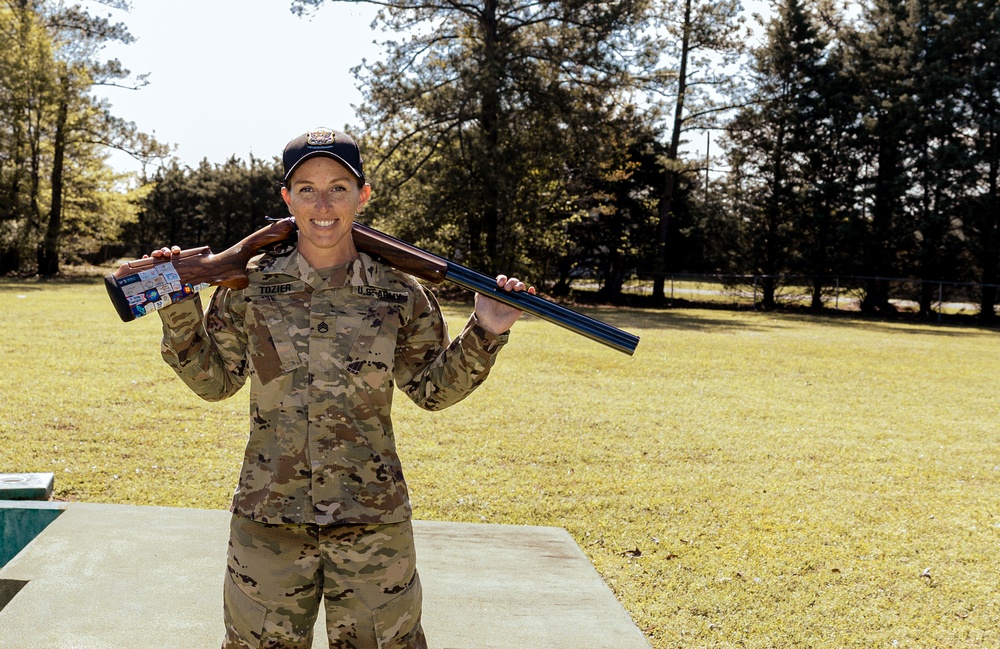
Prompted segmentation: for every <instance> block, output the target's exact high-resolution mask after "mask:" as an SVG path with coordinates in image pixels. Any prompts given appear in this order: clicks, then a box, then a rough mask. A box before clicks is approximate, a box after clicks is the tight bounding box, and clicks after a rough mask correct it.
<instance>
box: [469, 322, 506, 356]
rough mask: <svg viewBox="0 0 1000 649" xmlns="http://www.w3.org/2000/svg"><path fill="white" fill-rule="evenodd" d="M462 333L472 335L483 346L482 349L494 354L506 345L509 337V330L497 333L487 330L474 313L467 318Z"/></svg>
mask: <svg viewBox="0 0 1000 649" xmlns="http://www.w3.org/2000/svg"><path fill="white" fill-rule="evenodd" d="M463 333H466V334H471V335H472V336H474V337H475V339H476V340H477V341H478V342H479V344H480V346H481V347H482V348H483V351H485V352H487V353H489V354H495V353H497V352H498V351H500V348H501V347H503V346H504V345H506V344H507V341H508V340H509V339H510V330H508V331H505V332H503V333H502V334H499V335H498V334H495V333H493V332H491V331H488V330H487V329H486V327H484V326H483V325H481V324H480V323H479V318H477V317H476V314H475V313H473V314H472V317H470V318H469V322H468V324H467V325H466V326H465V332H463Z"/></svg>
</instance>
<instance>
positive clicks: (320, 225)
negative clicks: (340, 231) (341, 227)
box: [313, 220, 337, 228]
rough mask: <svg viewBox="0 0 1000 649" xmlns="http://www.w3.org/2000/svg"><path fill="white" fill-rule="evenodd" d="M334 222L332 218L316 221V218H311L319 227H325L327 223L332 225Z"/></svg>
mask: <svg viewBox="0 0 1000 649" xmlns="http://www.w3.org/2000/svg"><path fill="white" fill-rule="evenodd" d="M336 222H337V221H336V220H333V221H316V220H313V223H314V224H316V225H318V226H319V227H321V228H325V227H327V226H329V225H333V224H334V223H336Z"/></svg>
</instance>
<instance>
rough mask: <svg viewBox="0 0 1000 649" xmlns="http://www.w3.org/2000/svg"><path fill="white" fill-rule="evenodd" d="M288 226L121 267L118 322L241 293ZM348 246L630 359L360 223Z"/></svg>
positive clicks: (580, 325)
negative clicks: (253, 264) (206, 292)
mask: <svg viewBox="0 0 1000 649" xmlns="http://www.w3.org/2000/svg"><path fill="white" fill-rule="evenodd" d="M295 229H296V226H295V219H294V218H291V217H289V218H284V219H280V220H277V221H275V222H274V223H271V224H270V225H268V226H266V227H264V228H261V229H260V230H258V231H256V232H254V233H253V234H251V235H250V236H248V237H247V238H245V239H243V240H242V241H240V242H239V243H237V244H236V245H234V246H233V247H231V248H228V249H226V250H224V251H223V252H221V253H219V254H217V255H216V254H214V253H213V252H212V251H211V249H210V248H209V247H208V246H202V247H200V248H191V249H189V250H182V251H181V252H180V253H178V254H175V255H173V256H171V257H170V259H169V260H167V259H165V258H160V259H154V258H153V257H146V258H143V259H136V260H135V261H129V262H126V263H124V264H122V265H121V266H120V267H119V268H118V270H116V271H115V272H114V273H111V274H109V275H106V276H105V277H104V285H105V287H106V288H107V290H108V295H109V296H110V298H111V302H112V304H114V306H115V309H116V310H117V311H118V315H119V317H120V318H121V319H122V321H123V322H129V321H131V320H135V319H136V318H139V317H142V316H144V315H146V314H148V313H152V312H153V311H156V310H158V309H162V308H163V307H165V306H168V305H170V304H173V303H174V302H178V301H180V300H184V299H187V298H189V297H191V296H192V295H194V294H195V293H197V292H198V291H200V290H202V289H204V288H207V287H209V286H226V287H228V288H233V289H241V288H245V287H246V286H247V284H248V283H249V279H248V277H247V273H246V266H247V262H249V261H250V259H251V258H252V257H253V256H254V255H256V254H257V253H258V252H259V251H260V250H261V249H262V248H265V247H267V246H271V245H274V244H276V243H280V242H282V241H284V240H286V239H288V237H290V236H291V235H292V233H293V232H295ZM352 235H353V237H354V245H355V247H356V248H357V249H358V250H360V251H362V252H366V253H368V254H370V255H373V256H375V257H378V258H380V259H381V260H382V261H384V262H385V263H387V264H389V265H390V266H393V267H394V268H398V269H399V270H402V271H403V272H405V273H409V274H410V275H413V276H414V277H418V278H420V279H422V280H424V281H427V282H431V283H433V284H440V283H441V282H443V281H449V282H451V283H453V284H457V285H459V286H462V287H463V288H467V289H469V290H471V291H475V292H477V293H481V294H483V295H485V296H487V297H491V298H493V299H495V300H499V301H501V302H503V303H505V304H509V305H511V306H514V307H516V308H518V309H520V310H522V311H525V312H527V313H531V314H532V315H535V316H537V317H539V318H541V319H543V320H546V321H548V322H552V323H554V324H557V325H560V326H562V327H565V328H566V329H569V330H570V331H573V332H575V333H578V334H580V335H582V336H585V337H587V338H590V339H591V340H594V341H597V342H599V343H602V344H604V345H607V346H609V347H611V348H613V349H617V350H618V351H620V352H623V353H626V354H629V355H632V354H633V353H634V352H635V348H636V346H637V345H638V344H639V337H638V336H636V335H634V334H631V333H628V332H627V331H622V330H621V329H617V328H615V327H612V326H611V325H609V324H607V323H604V322H601V321H600V320H595V319H594V318H591V317H589V316H585V315H583V314H582V313H578V312H576V311H574V310H572V309H569V308H566V307H564V306H561V305H559V304H556V303H555V302H550V301H549V300H546V299H545V298H541V297H538V296H537V295H531V294H530V293H528V292H527V291H518V292H508V291H505V290H503V289H501V288H500V287H498V286H497V284H496V279H495V278H492V277H489V276H487V275H484V274H482V273H478V272H476V271H474V270H471V269H469V268H466V267H465V266H462V265H460V264H456V263H455V262H453V261H449V260H447V259H444V258H443V257H439V256H437V255H435V254H433V253H431V252H428V251H426V250H423V249H422V248H417V247H416V246H413V245H411V244H409V243H407V242H405V241H402V240H400V239H396V238H395V237H391V236H389V235H388V234H385V233H383V232H379V231H378V230H375V229H373V228H370V227H368V226H367V225H363V224H361V223H357V222H355V223H354V227H353V230H352Z"/></svg>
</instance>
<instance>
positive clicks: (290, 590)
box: [222, 514, 427, 649]
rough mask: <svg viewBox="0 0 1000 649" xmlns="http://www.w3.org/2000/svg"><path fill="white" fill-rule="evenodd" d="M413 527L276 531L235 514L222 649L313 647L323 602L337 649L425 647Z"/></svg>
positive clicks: (300, 527) (312, 527)
mask: <svg viewBox="0 0 1000 649" xmlns="http://www.w3.org/2000/svg"><path fill="white" fill-rule="evenodd" d="M415 563H416V554H415V552H414V548H413V528H412V526H411V525H410V522H409V521H406V522H403V523H394V524H388V525H329V526H320V525H311V524H306V525H269V524H264V523H257V522H255V521H252V520H250V519H247V518H244V517H243V516H239V515H235V514H234V515H233V517H232V521H231V523H230V537H229V558H228V566H227V568H228V569H227V571H226V583H225V591H224V602H225V621H226V639H225V641H224V642H223V643H222V647H223V649H278V648H281V649H310V648H311V647H312V640H313V638H312V635H313V626H314V625H315V623H316V617H317V615H318V614H319V602H320V599H321V598H322V599H323V600H324V601H325V604H326V626H327V635H328V636H329V643H330V649H426V647H427V642H426V640H425V639H424V633H423V630H422V628H421V626H420V612H421V598H422V593H421V589H420V578H419V576H418V575H417V571H416V567H415Z"/></svg>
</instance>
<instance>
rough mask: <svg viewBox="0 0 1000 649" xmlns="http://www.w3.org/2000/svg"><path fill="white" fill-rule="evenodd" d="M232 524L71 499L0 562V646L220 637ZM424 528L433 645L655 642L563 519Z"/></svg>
mask: <svg viewBox="0 0 1000 649" xmlns="http://www.w3.org/2000/svg"><path fill="white" fill-rule="evenodd" d="M228 529H229V513H228V512H225V511H209V510H196V509H177V508H164V507H129V506H122V505H100V504H85V503H70V504H67V505H66V507H65V511H64V512H63V514H62V515H60V516H59V517H58V518H57V519H56V520H54V521H53V522H52V523H51V524H49V526H48V527H47V528H46V529H45V530H44V531H43V532H42V533H41V534H40V535H39V536H38V537H37V538H36V539H35V540H34V541H32V542H31V543H30V544H29V545H28V546H27V547H26V548H24V550H22V551H21V552H20V553H19V554H18V555H17V556H16V557H14V559H13V560H11V561H10V562H9V563H8V564H7V565H6V566H4V567H2V568H0V592H6V593H8V595H7V599H9V601H8V602H7V603H6V606H4V607H3V608H2V609H0V649H8V648H10V649H13V648H15V647H16V648H17V649H43V648H44V649H49V648H63V647H74V648H75V649H91V648H93V649H96V648H100V649H119V648H121V649H125V648H129V649H133V648H134V647H143V648H145V649H155V648H157V647H164V648H166V647H170V648H171V649H174V648H176V647H184V648H185V649H187V648H200V647H218V646H219V644H220V641H221V619H222V577H223V574H224V570H225V561H226V540H227V537H228ZM414 533H415V535H416V543H417V554H418V569H419V570H420V577H421V582H422V583H423V587H424V629H425V631H426V633H427V637H428V642H429V643H430V646H431V647H432V649H514V648H515V647H516V648H517V649H525V648H527V649H563V648H565V649H612V648H613V649H633V648H634V649H648V648H649V644H648V643H647V642H646V639H645V637H644V636H643V635H642V633H641V632H640V631H639V629H638V628H637V627H636V626H635V624H634V623H633V622H632V620H631V619H630V618H629V616H628V615H627V613H626V612H625V610H624V609H623V608H622V607H621V605H620V604H619V603H618V601H617V600H616V599H615V597H614V595H613V594H612V593H611V591H610V590H609V589H608V587H607V586H606V585H605V584H604V582H603V581H602V580H601V578H600V576H599V575H598V574H597V571H596V570H594V568H593V566H591V564H590V562H589V561H588V560H587V558H586V556H585V555H584V554H583V552H582V551H581V550H580V548H579V546H577V544H576V543H575V542H574V541H573V539H572V538H571V537H570V536H569V534H568V533H567V532H566V531H565V530H563V529H560V528H551V527H519V526H506V525H475V524H467V523H443V522H429V521H415V522H414ZM4 584H6V586H4ZM322 624H323V620H322V618H321V619H320V620H319V621H318V622H317V631H318V633H317V641H316V643H315V644H314V645H313V646H314V648H316V647H324V646H325V643H324V642H323V633H322Z"/></svg>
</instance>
